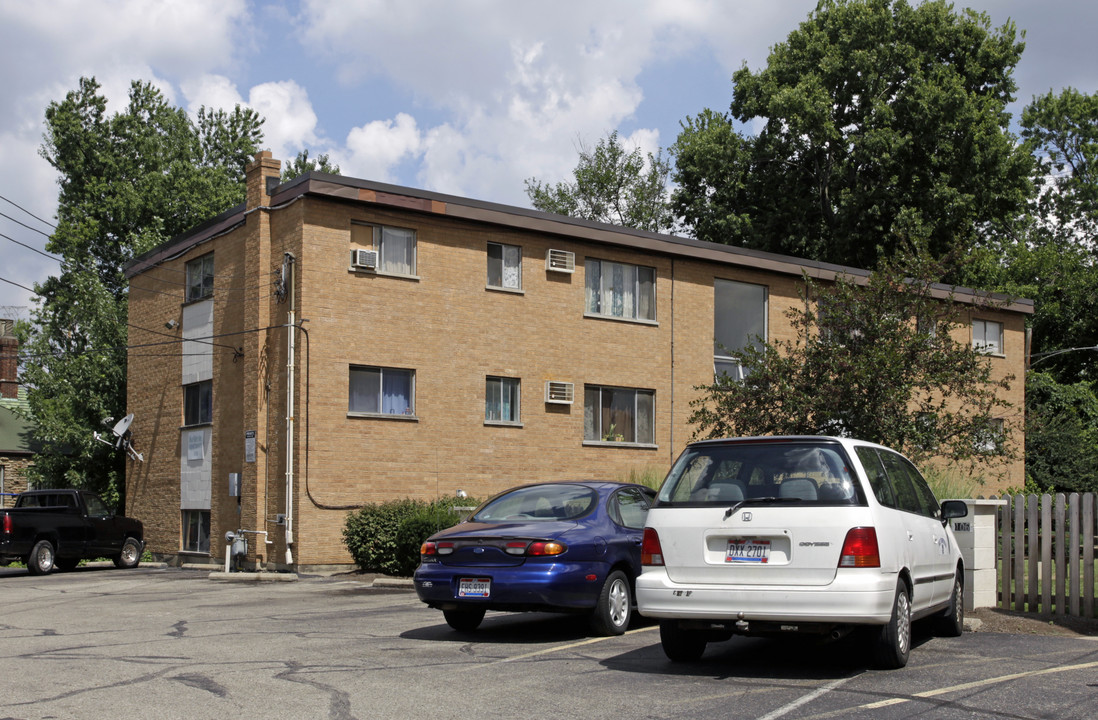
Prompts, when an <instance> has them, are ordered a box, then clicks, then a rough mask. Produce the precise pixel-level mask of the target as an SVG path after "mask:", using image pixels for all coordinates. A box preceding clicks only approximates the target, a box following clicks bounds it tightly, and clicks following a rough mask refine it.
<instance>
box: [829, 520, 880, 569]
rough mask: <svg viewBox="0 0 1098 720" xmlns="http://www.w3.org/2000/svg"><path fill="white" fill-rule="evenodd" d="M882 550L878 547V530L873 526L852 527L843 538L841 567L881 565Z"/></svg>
mask: <svg viewBox="0 0 1098 720" xmlns="http://www.w3.org/2000/svg"><path fill="white" fill-rule="evenodd" d="M880 566H881V551H880V549H879V548H878V547H877V530H876V529H874V528H871V527H856V528H851V529H850V530H848V531H847V533H846V539H845V540H843V553H842V556H841V557H840V558H839V567H880Z"/></svg>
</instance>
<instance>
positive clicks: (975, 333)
mask: <svg viewBox="0 0 1098 720" xmlns="http://www.w3.org/2000/svg"><path fill="white" fill-rule="evenodd" d="M989 331H993V334H997V335H998V337H996V338H995V340H994V341H989V340H988V332H989ZM972 348H973V349H974V350H975V351H976V352H979V353H984V354H985V355H1004V354H1005V353H1004V352H1003V323H1001V322H999V321H997V320H980V319H973V321H972Z"/></svg>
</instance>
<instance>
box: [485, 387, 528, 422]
mask: <svg viewBox="0 0 1098 720" xmlns="http://www.w3.org/2000/svg"><path fill="white" fill-rule="evenodd" d="M505 388H507V390H508V391H509V392H510V396H511V403H510V408H511V413H510V417H504V413H503V406H504V404H503V394H504V389H505ZM493 395H496V396H498V398H499V402H498V405H497V407H498V408H499V417H492V415H493V413H492V409H493V406H492V400H493V399H494V398H493ZM484 424H485V425H521V424H522V381H521V380H520V379H519V378H513V377H504V376H501V375H488V376H486V377H485V379H484Z"/></svg>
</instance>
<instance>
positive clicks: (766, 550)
mask: <svg viewBox="0 0 1098 720" xmlns="http://www.w3.org/2000/svg"><path fill="white" fill-rule="evenodd" d="M769 560H770V541H769V540H758V539H756V538H732V539H731V540H729V541H728V553H727V554H726V555H725V556H724V561H725V562H729V563H764V562H767V561H769Z"/></svg>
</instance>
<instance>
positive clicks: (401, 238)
mask: <svg viewBox="0 0 1098 720" xmlns="http://www.w3.org/2000/svg"><path fill="white" fill-rule="evenodd" d="M351 241H352V242H353V243H355V244H356V245H363V246H366V245H369V246H371V247H373V249H374V250H376V251H377V271H378V272H383V273H392V274H394V275H415V274H416V231H415V230H408V229H405V228H395V227H388V226H387V225H360V224H358V223H353V224H352V225H351Z"/></svg>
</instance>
